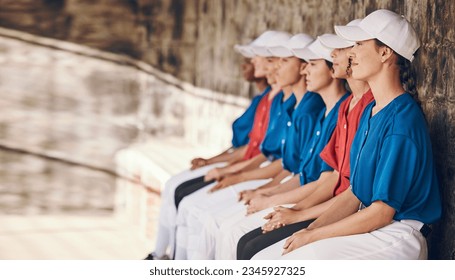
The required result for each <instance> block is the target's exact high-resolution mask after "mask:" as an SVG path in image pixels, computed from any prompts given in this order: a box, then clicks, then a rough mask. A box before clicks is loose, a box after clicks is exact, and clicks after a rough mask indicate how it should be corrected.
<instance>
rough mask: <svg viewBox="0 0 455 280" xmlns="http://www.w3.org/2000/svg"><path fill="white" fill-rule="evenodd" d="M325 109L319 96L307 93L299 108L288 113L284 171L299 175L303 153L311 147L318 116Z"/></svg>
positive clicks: (283, 148)
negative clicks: (307, 147)
mask: <svg viewBox="0 0 455 280" xmlns="http://www.w3.org/2000/svg"><path fill="white" fill-rule="evenodd" d="M324 108H325V104H324V101H323V100H322V98H321V96H319V94H317V93H314V92H306V93H305V95H304V96H303V98H302V100H301V101H300V103H299V104H298V105H297V108H295V109H294V110H292V111H291V110H288V111H286V136H285V138H283V139H281V149H282V152H281V153H282V155H283V161H282V164H283V168H284V169H286V170H288V171H289V172H291V173H294V174H297V173H299V165H300V158H301V154H302V151H303V150H304V149H305V147H306V146H308V145H309V143H310V140H311V136H312V133H313V130H314V127H315V126H316V122H317V118H318V115H319V113H320V112H321V110H323V109H324Z"/></svg>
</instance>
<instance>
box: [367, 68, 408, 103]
mask: <svg viewBox="0 0 455 280" xmlns="http://www.w3.org/2000/svg"><path fill="white" fill-rule="evenodd" d="M389 67H390V66H389ZM368 84H369V85H370V87H371V91H372V92H373V96H374V99H375V101H376V105H375V107H376V109H377V110H376V111H379V110H381V109H382V108H384V107H385V106H387V104H389V103H390V102H392V100H394V99H395V98H396V97H397V96H399V95H401V94H403V92H404V89H403V86H402V85H401V81H400V74H399V70H398V69H397V68H396V67H395V68H390V69H388V70H386V71H381V72H379V73H378V74H377V75H375V76H373V77H371V79H369V80H368Z"/></svg>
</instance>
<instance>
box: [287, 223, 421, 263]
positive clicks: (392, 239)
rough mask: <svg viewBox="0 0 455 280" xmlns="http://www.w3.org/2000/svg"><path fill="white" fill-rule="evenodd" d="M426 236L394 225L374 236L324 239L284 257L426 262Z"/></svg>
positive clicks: (406, 227) (384, 228)
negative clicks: (418, 260) (421, 260)
mask: <svg viewBox="0 0 455 280" xmlns="http://www.w3.org/2000/svg"><path fill="white" fill-rule="evenodd" d="M426 246H427V245H426V240H425V238H424V237H423V236H422V234H421V233H420V232H419V231H417V230H415V229H413V228H412V227H410V226H409V225H406V224H403V223H400V222H395V221H394V222H393V223H391V224H390V225H387V226H385V227H383V228H380V229H378V230H375V231H372V232H370V233H364V234H356V235H349V236H342V237H334V238H328V239H324V240H320V241H317V242H314V243H311V244H308V245H306V246H303V247H301V248H299V249H297V250H294V251H292V252H290V253H289V254H286V255H284V256H283V259H346V260H361V259H370V260H373V259H386V260H392V259H409V260H417V259H425V258H426V257H427V256H426V252H427V247H426Z"/></svg>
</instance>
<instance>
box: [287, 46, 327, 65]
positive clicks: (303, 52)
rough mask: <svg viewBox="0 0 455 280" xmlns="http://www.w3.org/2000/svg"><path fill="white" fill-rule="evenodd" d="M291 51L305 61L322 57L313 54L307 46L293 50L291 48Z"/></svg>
mask: <svg viewBox="0 0 455 280" xmlns="http://www.w3.org/2000/svg"><path fill="white" fill-rule="evenodd" d="M292 52H293V53H294V55H295V56H297V57H298V58H301V59H303V60H305V61H307V62H309V61H310V60H311V59H322V58H321V56H320V55H317V54H315V53H314V52H312V51H311V50H309V49H308V48H304V49H294V50H292Z"/></svg>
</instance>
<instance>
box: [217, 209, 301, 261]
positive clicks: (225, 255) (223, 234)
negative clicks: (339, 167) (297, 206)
mask: <svg viewBox="0 0 455 280" xmlns="http://www.w3.org/2000/svg"><path fill="white" fill-rule="evenodd" d="M293 205H294V204H286V205H283V206H284V207H292V206H293ZM271 212H273V207H271V208H267V209H264V210H262V211H259V212H256V213H254V214H251V215H249V216H245V211H243V213H242V212H238V213H236V214H235V215H232V217H231V218H229V219H228V220H226V221H224V222H223V223H222V224H221V226H220V230H219V231H218V235H217V237H216V256H215V258H216V259H217V260H235V259H237V244H238V242H239V240H240V238H242V236H244V235H245V234H247V233H248V232H250V231H252V230H254V229H256V228H258V227H261V226H263V225H264V224H265V223H266V222H267V220H265V219H264V217H265V216H266V215H267V214H269V213H271Z"/></svg>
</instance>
